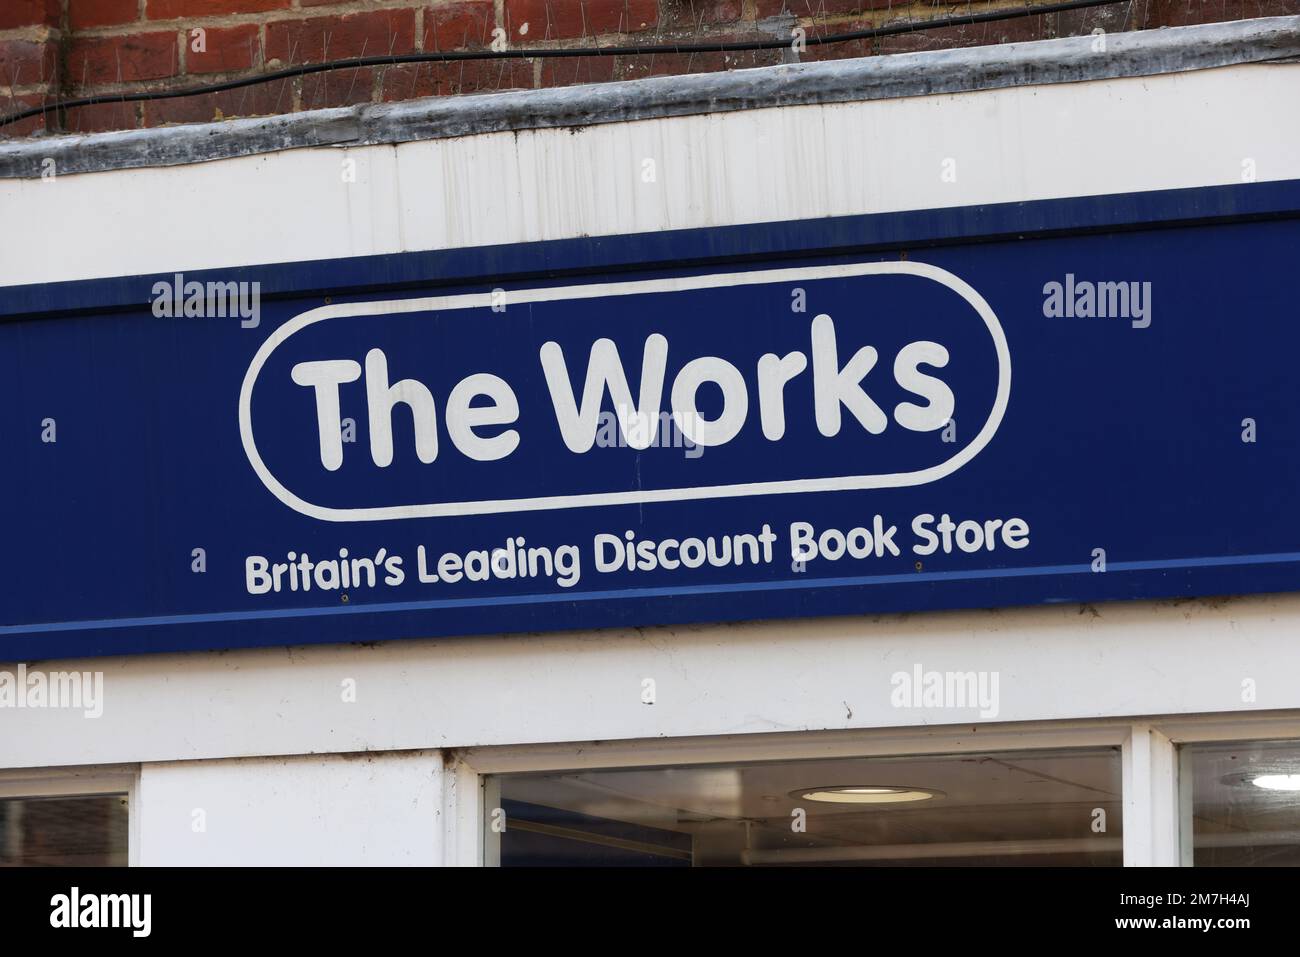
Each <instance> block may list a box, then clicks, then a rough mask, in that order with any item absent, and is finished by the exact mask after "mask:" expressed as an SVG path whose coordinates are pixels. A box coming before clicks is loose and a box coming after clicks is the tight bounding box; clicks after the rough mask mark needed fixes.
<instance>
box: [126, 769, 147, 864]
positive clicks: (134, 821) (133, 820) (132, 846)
mask: <svg viewBox="0 0 1300 957" xmlns="http://www.w3.org/2000/svg"><path fill="white" fill-rule="evenodd" d="M142 777H143V773H142V769H141V768H136V769H135V773H134V774H133V775H132V776H131V787H130V789H129V790H128V791H127V792H126V866H127V867H139V866H140V862H141V857H140V852H141V850H142V848H141V847H140V837H141V835H142V834H143V833H144V805H143V802H142V801H141V794H142V791H143V788H142V787H141V786H140V782H141V778H142Z"/></svg>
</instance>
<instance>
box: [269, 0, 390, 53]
mask: <svg viewBox="0 0 1300 957" xmlns="http://www.w3.org/2000/svg"><path fill="white" fill-rule="evenodd" d="M414 49H415V11H414V10H375V11H372V12H369V13H354V14H350V15H348V16H343V17H314V18H312V19H310V20H291V21H287V22H284V23H272V24H270V25H268V26H267V28H266V58H267V60H280V61H281V62H284V63H319V62H321V61H322V60H326V59H329V60H341V59H346V58H348V57H358V56H384V55H386V54H388V53H394V54H399V53H410V52H412V51H413V50H414ZM291 57H292V59H290V58H291Z"/></svg>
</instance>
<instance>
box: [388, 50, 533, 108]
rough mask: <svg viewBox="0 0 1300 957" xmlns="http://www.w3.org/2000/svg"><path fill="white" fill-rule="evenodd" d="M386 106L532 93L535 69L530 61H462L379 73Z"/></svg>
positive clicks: (405, 65) (406, 65) (413, 65)
mask: <svg viewBox="0 0 1300 957" xmlns="http://www.w3.org/2000/svg"><path fill="white" fill-rule="evenodd" d="M379 84H380V91H379V95H380V99H382V100H383V101H384V102H388V103H391V102H394V101H396V100H405V99H411V98H413V97H421V96H455V95H458V94H462V93H496V92H498V91H500V90H528V89H532V86H533V65H532V63H531V62H529V61H528V60H458V61H456V62H452V63H402V64H398V65H397V66H391V67H384V68H381V69H380V70H379Z"/></svg>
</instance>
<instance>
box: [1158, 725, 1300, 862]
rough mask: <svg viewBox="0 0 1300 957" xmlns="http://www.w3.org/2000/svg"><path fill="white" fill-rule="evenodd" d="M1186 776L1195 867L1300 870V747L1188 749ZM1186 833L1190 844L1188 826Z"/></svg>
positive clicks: (1238, 745)
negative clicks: (1189, 784)
mask: <svg viewBox="0 0 1300 957" xmlns="http://www.w3.org/2000/svg"><path fill="white" fill-rule="evenodd" d="M1182 774H1183V779H1184V781H1190V782H1191V828H1190V831H1191V840H1192V848H1191V851H1192V854H1191V858H1192V859H1191V863H1192V864H1194V865H1196V866H1197V867H1295V866H1297V865H1300V742H1296V741H1271V742H1270V741H1264V742H1259V741H1256V742H1249V743H1244V744H1243V743H1235V744H1212V745H1206V744H1197V745H1186V746H1184V748H1183V749H1182ZM1183 831H1184V834H1183V836H1184V840H1186V838H1187V831H1188V828H1187V826H1186V819H1184V828H1183ZM1183 860H1184V863H1186V862H1187V853H1186V849H1184V855H1183Z"/></svg>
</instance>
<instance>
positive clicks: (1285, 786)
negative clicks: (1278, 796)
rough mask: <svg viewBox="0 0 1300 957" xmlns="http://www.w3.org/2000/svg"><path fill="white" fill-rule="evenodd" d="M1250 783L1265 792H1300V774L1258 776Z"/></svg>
mask: <svg viewBox="0 0 1300 957" xmlns="http://www.w3.org/2000/svg"><path fill="white" fill-rule="evenodd" d="M1250 783H1251V784H1253V785H1255V787H1257V788H1263V789H1264V790H1265V791H1300V774H1257V775H1255V776H1254V777H1252V778H1251V779H1250Z"/></svg>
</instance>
